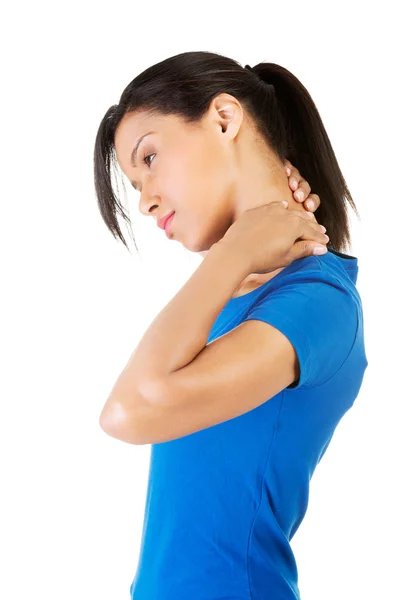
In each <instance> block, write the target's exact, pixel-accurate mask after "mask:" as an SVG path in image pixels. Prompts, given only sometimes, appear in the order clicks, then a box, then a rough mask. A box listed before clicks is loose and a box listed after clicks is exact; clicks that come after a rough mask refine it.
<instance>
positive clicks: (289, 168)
mask: <svg viewBox="0 0 400 600" xmlns="http://www.w3.org/2000/svg"><path fill="white" fill-rule="evenodd" d="M283 166H284V168H285V173H286V175H287V176H288V177H289V175H291V173H292V169H293V165H292V163H291V162H290V160H287V159H285V160H284V161H283Z"/></svg>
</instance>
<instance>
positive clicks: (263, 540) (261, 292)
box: [130, 246, 368, 600]
mask: <svg viewBox="0 0 400 600" xmlns="http://www.w3.org/2000/svg"><path fill="white" fill-rule="evenodd" d="M328 249H329V252H327V253H326V254H325V255H323V256H308V257H305V258H302V259H299V260H296V261H294V262H292V263H291V264H290V265H288V266H287V267H285V268H284V269H283V270H282V271H281V272H279V273H278V274H277V275H276V276H275V277H273V278H272V279H271V280H270V281H268V282H267V283H265V284H263V285H262V286H260V287H259V288H257V289H255V290H252V291H251V292H249V293H248V294H244V295H242V296H238V297H236V298H231V299H230V300H229V301H228V302H227V304H226V305H225V306H224V308H223V309H222V311H221V312H220V314H219V315H218V317H217V319H216V321H215V322H214V324H213V327H212V329H211V331H210V335H209V338H208V342H211V341H212V340H214V339H216V338H217V337H219V336H221V335H224V334H225V333H227V332H228V331H230V330H232V329H234V328H235V327H237V326H238V325H239V324H240V323H242V322H243V321H247V320H251V319H256V320H260V321H265V322H266V323H270V324H271V325H273V326H274V327H276V328H277V329H279V330H280V331H282V333H284V334H285V336H286V337H287V338H288V339H289V340H290V342H291V343H292V344H293V346H294V348H295V349H296V351H297V355H298V359H299V363H300V378H299V380H298V381H296V382H294V383H293V384H292V385H290V386H288V387H287V388H286V389H284V390H282V391H281V392H279V393H278V394H276V396H274V397H273V398H271V399H269V400H268V401H266V402H264V404H262V405H260V406H258V407H257V408H255V409H253V410H251V411H249V412H247V413H246V414H244V415H240V416H238V417H236V418H233V419H230V420H229V421H225V422H224V423H220V424H218V425H214V426H212V427H208V428H207V429H203V430H202V431H198V432H195V433H193V434H190V435H187V436H184V437H182V438H179V439H176V440H172V441H168V442H163V443H159V444H153V445H152V447H151V454H150V470H149V480H148V490H147V498H146V505H145V517H144V525H143V533H142V542H141V548H140V556H139V563H138V568H137V572H136V576H135V578H134V580H133V582H132V585H131V588H130V594H131V598H132V600H266V598H268V599H269V600H278V599H279V600H295V599H296V600H297V599H299V598H300V591H299V586H298V573H297V567H296V561H295V558H294V555H293V552H292V549H291V546H290V543H289V542H290V540H291V538H292V537H293V535H294V534H295V532H296V530H297V529H298V527H299V525H300V523H301V522H302V520H303V518H304V515H305V513H306V509H307V504H308V496H309V482H310V479H311V477H312V475H313V472H314V469H315V467H316V466H317V464H318V463H319V461H320V460H321V458H322V456H323V454H324V453H325V451H326V449H327V447H328V445H329V442H330V440H331V438H332V435H333V433H334V431H335V428H336V426H337V424H338V423H339V421H340V419H341V418H342V417H343V415H344V414H345V413H346V411H348V410H349V408H351V407H352V405H353V402H354V400H355V398H356V397H357V395H358V393H359V390H360V387H361V384H362V380H363V377H364V372H365V369H366V367H367V365H368V361H367V358H366V354H365V348H364V328H363V312H362V303H361V299H360V296H359V293H358V291H357V289H356V281H357V275H358V259H357V258H355V257H353V256H349V255H346V254H342V253H340V252H337V251H335V250H333V249H332V248H329V246H328ZM250 393H251V390H249V394H250Z"/></svg>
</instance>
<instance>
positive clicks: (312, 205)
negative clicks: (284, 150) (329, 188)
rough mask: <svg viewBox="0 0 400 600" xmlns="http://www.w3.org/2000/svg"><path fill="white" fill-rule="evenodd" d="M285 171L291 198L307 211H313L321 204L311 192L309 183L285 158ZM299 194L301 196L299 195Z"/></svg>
mask: <svg viewBox="0 0 400 600" xmlns="http://www.w3.org/2000/svg"><path fill="white" fill-rule="evenodd" d="M284 165H285V173H286V175H287V177H288V185H289V188H290V190H291V192H292V195H293V198H294V199H295V200H296V202H298V203H299V204H303V206H304V208H305V209H306V210H308V211H309V212H312V213H314V212H315V211H316V210H317V208H319V206H320V204H321V200H320V197H319V196H318V194H311V187H310V184H309V183H308V182H307V181H306V180H305V179H303V177H302V176H301V175H300V173H299V171H298V170H297V169H296V167H294V166H293V165H292V163H291V162H289V161H288V160H285V162H284ZM301 194H302V196H303V197H301Z"/></svg>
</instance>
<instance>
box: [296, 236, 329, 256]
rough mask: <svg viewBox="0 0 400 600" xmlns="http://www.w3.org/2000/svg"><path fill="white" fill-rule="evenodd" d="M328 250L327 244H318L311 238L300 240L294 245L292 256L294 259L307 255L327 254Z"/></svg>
mask: <svg viewBox="0 0 400 600" xmlns="http://www.w3.org/2000/svg"><path fill="white" fill-rule="evenodd" d="M327 252H328V248H327V247H326V245H325V244H316V243H315V242H314V243H313V242H311V241H310V240H300V241H299V242H296V243H295V244H294V245H293V246H292V248H291V250H290V256H291V258H292V260H297V259H298V258H304V257H306V256H313V255H322V254H327Z"/></svg>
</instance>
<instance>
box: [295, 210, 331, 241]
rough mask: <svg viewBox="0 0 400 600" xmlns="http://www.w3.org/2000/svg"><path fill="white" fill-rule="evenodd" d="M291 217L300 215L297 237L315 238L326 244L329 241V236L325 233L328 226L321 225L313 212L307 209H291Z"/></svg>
mask: <svg viewBox="0 0 400 600" xmlns="http://www.w3.org/2000/svg"><path fill="white" fill-rule="evenodd" d="M290 216H291V217H294V218H296V217H298V218H299V221H297V223H298V227H299V229H298V235H297V239H299V238H303V239H306V238H307V239H315V240H316V241H317V242H318V241H321V242H322V243H324V244H326V243H327V242H328V241H329V236H328V235H327V234H324V233H323V232H325V231H326V228H325V227H324V226H323V225H320V224H319V223H317V222H316V221H315V220H314V215H313V214H312V213H307V212H305V211H298V210H296V211H291V215H290Z"/></svg>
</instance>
